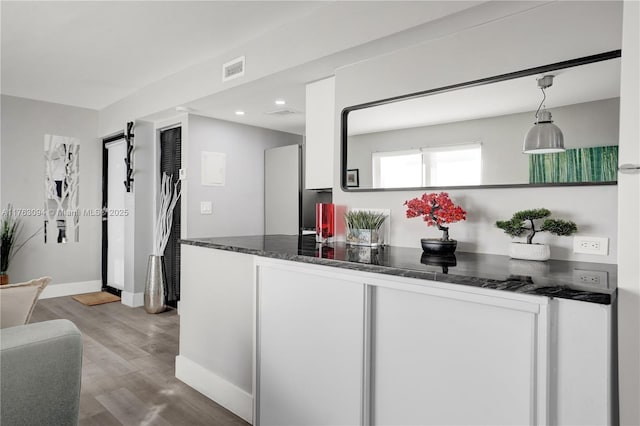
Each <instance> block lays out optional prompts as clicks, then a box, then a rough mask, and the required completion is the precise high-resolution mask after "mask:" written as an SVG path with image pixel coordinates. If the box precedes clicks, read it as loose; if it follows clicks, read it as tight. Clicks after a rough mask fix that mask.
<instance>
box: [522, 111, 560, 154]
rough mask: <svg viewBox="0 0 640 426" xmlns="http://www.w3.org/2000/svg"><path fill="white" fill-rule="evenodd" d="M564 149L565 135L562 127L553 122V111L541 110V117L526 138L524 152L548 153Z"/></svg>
mask: <svg viewBox="0 0 640 426" xmlns="http://www.w3.org/2000/svg"><path fill="white" fill-rule="evenodd" d="M564 150H565V148H564V136H563V135H562V131H561V130H560V128H558V126H556V125H555V124H553V121H552V120H551V113H550V112H549V111H546V110H542V111H540V119H539V120H538V122H536V123H535V124H534V125H533V127H532V128H531V130H529V132H528V133H527V136H525V138H524V145H523V147H522V152H523V153H525V154H548V153H552V152H563V151H564Z"/></svg>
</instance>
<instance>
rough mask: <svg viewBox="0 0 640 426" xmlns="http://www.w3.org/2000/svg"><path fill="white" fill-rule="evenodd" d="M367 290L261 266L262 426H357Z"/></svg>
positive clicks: (296, 271)
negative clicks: (365, 295) (365, 291)
mask: <svg viewBox="0 0 640 426" xmlns="http://www.w3.org/2000/svg"><path fill="white" fill-rule="evenodd" d="M363 291H364V286H363V285H362V284H357V283H353V282H349V281H345V280H340V279H335V278H334V279H331V278H328V277H327V276H322V275H316V274H313V273H307V272H304V270H302V269H299V268H282V267H279V266H268V265H267V266H265V265H260V266H259V267H258V288H257V300H258V315H257V319H258V321H257V329H256V331H257V351H256V357H257V369H256V389H257V395H256V396H257V401H256V407H255V413H256V414H255V417H254V424H256V425H261V426H267V425H277V426H285V425H295V426H304V425H357V424H360V417H361V408H360V406H361V395H362V353H363Z"/></svg>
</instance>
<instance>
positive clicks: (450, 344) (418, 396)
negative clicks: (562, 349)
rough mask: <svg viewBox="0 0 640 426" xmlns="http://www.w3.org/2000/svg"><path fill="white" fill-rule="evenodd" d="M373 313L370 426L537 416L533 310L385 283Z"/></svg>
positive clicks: (520, 421)
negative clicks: (371, 425)
mask: <svg viewBox="0 0 640 426" xmlns="http://www.w3.org/2000/svg"><path fill="white" fill-rule="evenodd" d="M373 312H374V321H375V325H374V336H375V337H374V346H373V371H374V378H373V383H374V391H373V407H374V408H373V419H374V423H375V424H378V425H525V424H530V423H532V422H534V421H535V414H534V413H533V410H534V408H533V407H534V406H535V404H534V398H535V394H536V392H535V385H534V383H535V358H536V343H535V342H536V322H535V321H536V314H534V313H532V312H524V311H520V310H516V309H508V308H505V307H497V306H491V305H486V304H483V303H474V302H469V301H462V300H455V299H449V298H446V297H436V296H431V295H426V294H419V293H411V292H406V291H399V290H393V289H385V288H377V289H376V293H375V298H374V310H373Z"/></svg>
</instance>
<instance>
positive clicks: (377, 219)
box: [344, 210, 387, 247]
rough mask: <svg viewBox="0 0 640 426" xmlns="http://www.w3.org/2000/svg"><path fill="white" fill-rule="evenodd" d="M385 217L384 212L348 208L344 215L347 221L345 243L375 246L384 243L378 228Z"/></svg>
mask: <svg viewBox="0 0 640 426" xmlns="http://www.w3.org/2000/svg"><path fill="white" fill-rule="evenodd" d="M386 218H387V217H386V216H385V215H384V213H377V212H372V211H366V210H350V211H348V212H347V213H346V214H345V215H344V220H345V222H346V223H347V244H353V245H358V246H369V247H377V246H379V245H382V244H384V241H383V236H382V232H381V231H380V228H382V225H383V224H384V221H385V219H386Z"/></svg>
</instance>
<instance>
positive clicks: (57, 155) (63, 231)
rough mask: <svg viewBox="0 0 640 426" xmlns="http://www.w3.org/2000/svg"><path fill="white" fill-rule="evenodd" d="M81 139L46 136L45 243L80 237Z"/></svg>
mask: <svg viewBox="0 0 640 426" xmlns="http://www.w3.org/2000/svg"><path fill="white" fill-rule="evenodd" d="M79 166H80V140H79V139H77V138H74V137H69V136H57V135H49V134H47V135H44V176H45V178H44V194H45V197H44V217H45V219H44V242H45V243H51V242H53V243H60V244H64V243H68V242H78V241H79V240H80V229H79V226H78V225H79V223H80V209H79V204H78V192H79V186H80V185H79V184H80V167H79Z"/></svg>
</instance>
